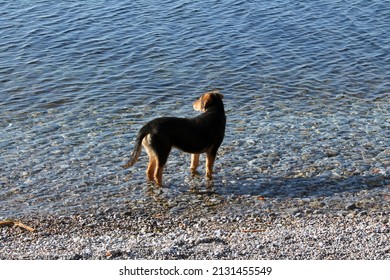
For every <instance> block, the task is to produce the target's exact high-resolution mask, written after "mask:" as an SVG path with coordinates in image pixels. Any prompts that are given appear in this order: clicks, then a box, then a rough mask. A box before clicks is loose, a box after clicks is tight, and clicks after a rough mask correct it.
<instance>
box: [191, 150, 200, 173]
mask: <svg viewBox="0 0 390 280" xmlns="http://www.w3.org/2000/svg"><path fill="white" fill-rule="evenodd" d="M198 166H199V154H192V155H191V173H192V174H194V175H197V174H199V173H198V171H197V170H196V169H197V168H198Z"/></svg>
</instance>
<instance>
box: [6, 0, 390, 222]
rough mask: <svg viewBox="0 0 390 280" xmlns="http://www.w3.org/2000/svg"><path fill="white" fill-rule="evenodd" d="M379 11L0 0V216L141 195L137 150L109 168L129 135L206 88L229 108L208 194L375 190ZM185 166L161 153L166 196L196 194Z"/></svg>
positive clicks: (385, 143)
mask: <svg viewBox="0 0 390 280" xmlns="http://www.w3.org/2000/svg"><path fill="white" fill-rule="evenodd" d="M389 7H390V1H379V0H377V1H359V0H356V1H337V0H326V1H321V2H320V3H319V2H318V1H287V0H280V1H230V0H228V1H186V0H178V1H49V0H41V1H21V0H20V1H0V83H1V87H0V106H1V111H0V127H1V131H2V133H1V136H0V150H1V155H0V166H1V167H0V168H1V171H0V216H17V215H20V214H24V213H65V214H66V213H72V212H77V211H87V210H91V211H95V210H96V209H99V208H104V207H112V206H118V207H119V206H120V205H122V206H123V207H126V203H127V202H129V201H134V200H136V201H143V200H145V199H152V198H150V193H154V192H158V191H157V190H155V189H153V187H150V186H149V185H148V184H146V183H145V175H144V172H145V166H146V156H145V154H143V155H142V157H141V158H140V162H139V163H137V165H136V166H135V167H133V168H132V169H130V170H125V171H124V170H122V169H121V168H120V165H121V164H123V163H124V162H125V161H126V160H127V159H128V157H129V154H130V152H131V148H132V147H133V143H134V142H133V140H134V138H135V134H136V133H137V131H138V129H139V128H140V127H141V125H142V124H143V123H145V122H146V121H147V120H150V119H152V118H155V117H158V116H163V115H164V116H166V115H174V116H194V115H195V114H196V113H195V112H192V106H191V102H192V101H193V100H194V99H195V98H196V97H198V96H199V95H200V94H201V93H203V92H204V91H206V90H209V89H212V88H220V89H221V91H222V92H223V93H224V94H225V97H226V98H225V106H226V110H227V116H228V127H227V131H226V137H225V141H224V143H223V146H222V147H221V150H220V156H219V158H218V159H217V162H216V171H217V174H216V177H215V182H214V186H213V187H212V189H213V192H215V193H218V194H219V195H222V196H229V195H242V194H255V195H266V196H270V197H289V196H326V195H332V194H334V193H337V192H339V191H345V190H346V191H358V190H360V189H361V188H370V187H371V185H374V186H375V187H379V188H380V187H386V186H387V184H389V174H390V169H389V168H390V167H389V166H390V144H389V142H390V141H389V137H390V134H389V130H390V114H389V112H390V104H389V103H390V102H389V100H390V99H389V88H390V66H389V65H390V54H389V51H390V50H389V46H390V9H389ZM188 167H189V156H188V155H185V154H182V153H179V152H176V151H174V152H173V153H172V154H171V157H170V159H169V162H168V166H167V170H166V172H165V173H164V178H165V182H166V185H167V186H166V188H164V189H163V191H162V192H163V195H164V196H166V197H168V198H169V197H180V196H186V195H190V194H189V192H188V190H189V189H193V188H195V189H196V188H200V189H202V188H206V187H205V186H204V185H205V181H204V179H203V178H195V179H193V178H191V177H190V176H189V172H188ZM370 182H371V183H370ZM372 182H374V183H372ZM370 184H371V185H370ZM152 197H153V195H152Z"/></svg>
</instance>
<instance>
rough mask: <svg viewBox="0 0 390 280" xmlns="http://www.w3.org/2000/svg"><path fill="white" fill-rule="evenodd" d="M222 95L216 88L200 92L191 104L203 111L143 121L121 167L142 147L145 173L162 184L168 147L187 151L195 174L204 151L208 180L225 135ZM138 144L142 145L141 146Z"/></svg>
mask: <svg viewBox="0 0 390 280" xmlns="http://www.w3.org/2000/svg"><path fill="white" fill-rule="evenodd" d="M222 99H223V95H222V94H221V93H219V92H218V91H210V92H206V93H205V94H203V95H202V96H201V97H200V98H199V99H198V100H197V101H195V102H194V104H193V107H194V109H195V110H197V111H202V112H203V113H202V114H201V115H199V116H197V117H194V118H175V117H163V118H157V119H154V120H152V121H150V122H148V123H147V124H145V125H144V126H143V127H142V128H141V129H140V131H139V133H138V136H137V139H136V143H135V148H134V151H133V153H132V155H131V158H130V160H129V161H128V162H127V163H126V165H124V166H123V167H124V168H128V167H130V166H133V165H134V164H135V163H136V162H137V160H138V157H139V155H140V154H141V149H142V146H143V147H144V148H145V150H146V152H147V154H148V156H149V165H148V168H147V171H146V176H147V177H148V179H149V180H150V181H154V182H155V183H156V184H157V185H159V186H162V174H163V169H164V166H165V164H166V162H167V159H168V156H169V153H170V151H171V148H172V147H174V148H177V149H179V150H182V151H184V152H187V153H191V154H192V156H191V172H192V173H196V172H197V171H196V169H197V167H198V165H199V154H201V153H206V176H207V178H208V179H210V180H211V179H212V173H213V165H214V161H215V157H216V155H217V151H218V148H219V146H220V145H221V143H222V141H223V138H224V135H225V125H226V116H225V109H224V106H223V102H222ZM141 144H142V146H141Z"/></svg>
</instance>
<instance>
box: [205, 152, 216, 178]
mask: <svg viewBox="0 0 390 280" xmlns="http://www.w3.org/2000/svg"><path fill="white" fill-rule="evenodd" d="M216 156H217V152H214V151H208V152H207V153H206V177H207V179H209V180H212V179H213V166H214V162H215V158H216Z"/></svg>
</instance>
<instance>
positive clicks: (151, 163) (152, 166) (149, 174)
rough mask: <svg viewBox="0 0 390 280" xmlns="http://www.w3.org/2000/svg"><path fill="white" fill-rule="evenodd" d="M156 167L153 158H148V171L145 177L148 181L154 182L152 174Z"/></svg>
mask: <svg viewBox="0 0 390 280" xmlns="http://www.w3.org/2000/svg"><path fill="white" fill-rule="evenodd" d="M156 166H157V160H156V158H155V157H152V158H149V164H148V169H147V170H146V176H147V177H148V180H149V181H154V173H155V170H156Z"/></svg>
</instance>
